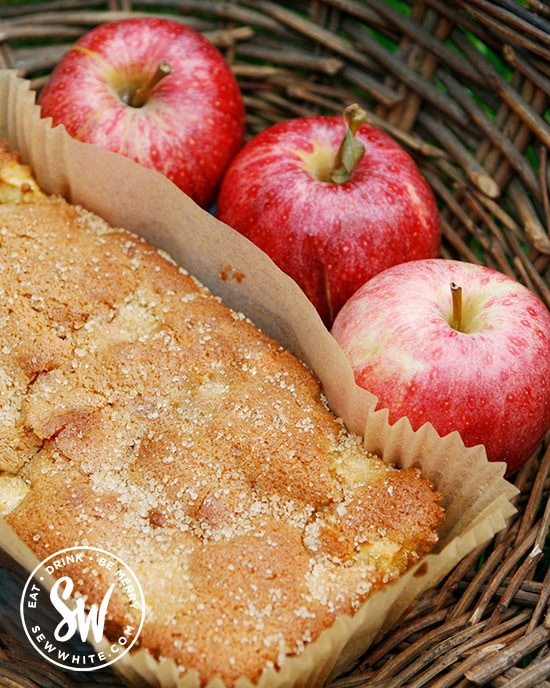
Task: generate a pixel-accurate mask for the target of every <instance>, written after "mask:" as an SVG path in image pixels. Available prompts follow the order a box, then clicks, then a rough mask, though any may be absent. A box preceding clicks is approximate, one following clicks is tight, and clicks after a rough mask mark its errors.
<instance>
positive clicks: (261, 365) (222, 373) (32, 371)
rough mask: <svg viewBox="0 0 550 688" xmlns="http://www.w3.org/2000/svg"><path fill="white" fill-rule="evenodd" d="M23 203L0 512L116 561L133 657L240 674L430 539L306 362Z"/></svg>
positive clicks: (176, 271)
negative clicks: (124, 575)
mask: <svg viewBox="0 0 550 688" xmlns="http://www.w3.org/2000/svg"><path fill="white" fill-rule="evenodd" d="M0 186H1V185H0ZM0 192H1V189H0ZM27 200H29V199H28V198H27ZM32 200H33V202H27V203H23V202H18V199H15V202H14V198H13V195H11V196H10V197H9V199H8V201H9V202H7V203H4V204H3V205H0V295H1V298H0V323H1V327H0V471H1V473H0V506H1V507H2V508H3V511H4V513H5V519H6V521H7V522H8V523H9V525H10V526H11V527H12V528H13V529H14V530H15V532H16V533H17V535H18V536H19V537H20V538H21V539H22V540H24V541H25V542H26V543H27V544H28V545H29V546H30V547H31V549H33V550H34V552H35V553H36V554H37V556H38V557H39V558H41V557H45V556H47V555H49V554H51V553H52V552H55V551H57V550H60V549H62V548H65V547H71V546H75V545H84V544H87V545H90V546H96V547H101V548H103V549H106V550H109V551H112V552H114V553H116V554H117V555H118V556H119V557H120V558H121V559H123V560H124V561H125V562H127V563H128V564H129V565H131V567H132V569H133V570H134V572H135V573H136V575H137V577H138V579H139V580H140V582H141V585H142V587H143V590H144V594H145V600H146V616H145V623H144V626H143V629H142V633H141V635H140V639H139V643H140V646H141V647H142V648H147V649H148V650H149V651H150V653H151V654H152V655H153V656H154V657H155V658H157V659H159V658H173V659H174V661H175V662H176V663H177V665H178V667H179V669H180V671H185V670H188V669H195V670H197V671H198V672H199V675H200V678H201V681H202V682H203V683H206V682H207V681H208V680H209V679H211V678H212V677H213V676H216V675H219V676H221V677H222V678H223V679H224V680H225V681H226V683H227V685H232V684H233V683H234V681H235V680H236V679H237V678H238V677H239V676H241V675H244V676H247V677H249V678H250V679H251V680H255V679H257V678H258V677H259V676H260V674H261V672H262V671H263V670H264V668H266V667H270V666H271V667H277V666H280V665H281V663H282V662H284V660H285V658H286V657H288V656H292V655H294V654H297V653H299V652H301V650H302V649H303V648H304V646H305V645H307V644H308V643H310V642H312V641H315V639H316V638H317V637H318V636H319V634H320V633H321V631H322V630H323V629H324V628H326V627H328V626H330V625H331V624H332V623H333V621H334V619H335V618H336V617H337V616H338V615H339V614H342V613H349V614H352V613H353V612H354V611H355V610H356V609H357V608H358V607H359V606H360V605H361V604H362V603H363V602H364V600H365V599H366V597H368V595H370V594H371V593H372V592H373V591H375V590H377V589H379V588H381V587H382V586H384V585H386V584H387V583H388V582H389V581H391V580H393V579H395V578H396V577H398V576H399V575H400V574H401V573H402V572H403V571H405V570H406V569H407V568H409V567H410V566H411V565H412V564H414V563H415V562H416V561H417V560H418V558H419V557H421V556H422V555H423V554H424V553H425V552H427V551H429V550H430V549H431V548H432V547H433V545H434V543H435V542H436V540H437V527H438V525H439V524H440V522H441V520H442V510H441V507H440V505H439V495H437V493H435V492H434V491H433V489H432V486H431V485H430V484H429V483H428V482H427V481H426V480H423V479H422V478H421V477H420V476H419V475H418V473H417V472H416V471H414V470H397V469H395V468H393V467H389V466H386V465H385V464H384V462H383V461H382V460H381V459H380V458H378V457H375V456H372V455H371V454H369V453H368V452H367V451H366V450H365V448H364V447H363V443H362V441H361V440H360V439H359V438H358V437H355V436H353V435H350V434H349V433H348V432H347V431H346V429H345V428H344V427H343V425H342V423H341V422H340V421H339V420H337V419H336V418H335V417H334V416H333V414H332V413H331V412H330V410H329V409H328V408H327V405H326V403H325V400H324V398H323V396H322V392H321V389H320V386H319V383H318V381H317V380H316V378H315V377H314V375H313V374H312V373H311V372H310V371H309V370H308V369H307V368H306V367H305V366H304V365H303V364H302V363H301V362H300V361H298V360H297V359H296V358H295V357H294V356H292V355H291V354H290V353H288V352H287V351H285V350H284V349H282V348H281V347H280V346H279V345H278V344H277V343H276V342H274V341H273V340H271V339H270V338H268V337H267V336H266V335H265V334H262V333H261V332H260V331H259V330H258V329H257V328H256V327H255V326H254V325H253V324H251V323H250V322H249V321H248V320H247V319H246V318H245V317H243V316H242V315H240V314H238V313H236V312H233V311H231V310H230V309H228V308H227V307H226V306H224V305H223V304H222V303H221V302H220V300H219V299H218V298H216V297H214V296H213V295H212V294H211V293H210V292H208V291H207V290H206V289H205V288H204V287H202V286H201V285H200V284H198V283H197V281H196V280H195V279H193V278H192V277H191V276H189V275H187V274H186V273H185V272H184V271H183V270H182V269H180V268H178V267H177V266H176V265H174V264H173V263H172V262H171V261H170V260H169V259H167V257H166V256H164V255H162V254H160V253H159V252H157V251H156V250H155V249H154V248H152V247H151V246H149V245H148V244H146V243H145V242H144V241H143V240H141V239H139V238H137V237H135V236H133V235H132V234H130V233H128V232H125V231H123V230H118V229H114V228H112V227H110V226H108V225H107V224H106V223H105V222H103V221H102V220H101V219H99V218H97V217H96V216H94V215H93V214H91V213H89V212H87V211H85V210H83V209H82V208H79V207H75V206H71V205H69V204H68V203H66V202H65V201H64V200H62V199H60V198H51V197H41V196H40V194H37V195H36V197H34V198H33V199H32ZM367 443H368V442H367ZM101 583H102V581H101V575H100V574H97V572H96V574H93V573H90V574H89V576H88V579H86V581H85V584H86V586H87V588H86V590H87V591H88V593H89V599H90V601H92V600H93V599H94V596H96V595H97V596H99V597H101ZM111 622H112V624H111V627H112V628H113V629H116V628H117V627H118V626H120V624H121V623H122V621H121V620H118V619H117V618H116V616H115V618H113V619H111ZM117 624H118V626H117ZM113 632H114V631H113Z"/></svg>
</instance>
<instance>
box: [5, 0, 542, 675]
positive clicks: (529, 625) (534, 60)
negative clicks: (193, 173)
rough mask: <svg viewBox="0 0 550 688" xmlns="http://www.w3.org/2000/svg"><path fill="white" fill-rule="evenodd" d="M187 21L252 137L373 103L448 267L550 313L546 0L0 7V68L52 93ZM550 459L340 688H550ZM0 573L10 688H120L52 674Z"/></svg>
mask: <svg viewBox="0 0 550 688" xmlns="http://www.w3.org/2000/svg"><path fill="white" fill-rule="evenodd" d="M143 13H152V14H155V13H156V14H161V15H162V16H168V17H173V18H176V19H177V20H179V21H181V22H183V23H185V24H188V25H189V26H191V27H193V28H195V29H196V30H198V31H200V32H201V33H203V34H204V35H206V36H207V37H208V38H209V39H210V40H211V41H212V42H213V43H214V44H215V45H216V46H217V47H218V48H219V49H220V50H221V51H222V53H223V54H224V55H225V57H226V59H227V61H228V62H229V64H230V65H231V67H232V69H233V71H234V73H235V75H236V77H237V79H238V81H239V83H240V86H241V89H242V92H243V94H244V98H245V104H246V109H247V125H248V136H252V135H254V134H255V133H257V132H259V131H261V130H262V129H265V128H266V127H267V126H269V125H271V124H272V123H275V122H277V121H280V120H284V119H287V118H289V117H296V116H303V115H312V114H320V113H322V114H335V113H341V112H342V110H343V108H344V107H345V106H346V105H348V104H350V103H352V102H356V103H358V104H360V105H361V106H362V107H363V108H364V109H366V111H367V112H368V116H369V119H370V120H371V121H372V123H373V124H375V125H376V126H378V127H380V128H381V129H384V130H385V131H387V132H388V133H389V134H390V135H391V136H393V137H394V138H395V139H396V140H397V141H398V142H399V143H401V145H403V146H404V147H405V148H406V149H407V150H408V151H409V152H410V153H411V155H412V156H413V158H414V159H415V161H416V163H417V164H418V166H419V168H420V169H421V171H422V173H423V174H424V176H425V177H426V178H427V180H428V181H429V183H430V184H431V186H432V188H433V190H434V192H435V194H436V197H437V200H438V203H439V206H440V209H441V220H442V230H443V243H442V248H441V256H442V257H444V258H455V259H459V260H465V261H469V262H473V263H482V264H485V265H488V266H491V267H493V268H496V269H498V270H501V271H503V272H505V273H507V274H509V275H511V276H513V277H514V278H516V279H517V280H519V281H520V282H522V283H523V284H525V285H526V286H527V287H529V288H530V289H532V290H533V291H534V292H535V293H536V294H537V295H538V296H539V297H540V298H541V299H542V300H543V301H544V302H545V303H546V305H547V306H550V288H549V286H548V276H549V273H550V237H549V234H548V228H549V225H550V201H549V194H548V186H549V184H550V168H549V166H548V148H549V147H550V124H549V122H550V119H549V110H548V104H549V101H550V5H549V4H548V3H547V1H546V0H526V1H525V2H521V3H520V2H516V0H455V1H454V2H443V0H424V1H423V2H422V1H419V2H413V1H412V0H409V1H406V0H405V1H400V0H365V1H362V0H312V1H311V2H306V1H305V0H303V1H300V0H298V1H297V2H290V1H288V2H278V3H275V2H271V1H269V0H254V1H253V0H236V1H235V2H205V1H204V0H190V1H188V2H186V1H185V0H181V1H179V2H177V1H175V0H174V1H173V2H171V1H170V0H158V1H157V2H154V1H150V2H147V1H146V0H144V1H143V2H130V1H129V0H128V1H126V0H112V1H111V2H107V3H105V2H80V1H76V0H51V1H50V2H47V1H44V2H33V3H30V2H7V3H6V2H3V3H0V68H8V69H15V70H16V71H17V74H18V75H19V76H22V77H25V78H27V79H29V80H30V82H31V86H32V88H34V89H36V90H39V89H40V88H41V86H42V85H43V84H44V83H45V81H46V80H47V78H48V74H49V72H50V71H51V69H52V68H53V67H54V66H55V65H56V64H57V62H58V61H59V60H60V58H61V56H62V55H63V53H64V52H65V51H66V50H67V48H68V47H69V46H70V44H71V43H72V42H73V41H74V40H76V39H77V38H78V37H79V36H80V35H82V34H83V33H85V32H86V31H88V30H89V29H91V28H92V27H93V26H95V25H97V24H100V23H103V22H107V21H112V20H116V19H121V18H126V17H131V16H136V15H138V14H143ZM549 466H550V449H549V448H548V441H547V440H545V441H544V442H542V443H541V445H540V446H539V448H538V450H537V451H536V452H535V453H534V455H533V456H532V458H531V459H530V460H529V461H528V462H527V463H526V464H525V465H524V466H523V467H522V468H521V469H520V471H519V472H518V473H516V474H515V475H514V476H513V477H512V479H511V480H512V482H513V483H514V484H515V485H516V487H517V488H518V490H519V494H518V496H517V497H516V499H515V506H516V507H517V514H516V515H515V516H514V517H512V518H511V520H510V521H509V523H508V526H507V528H506V529H505V530H503V531H501V532H500V533H499V534H498V535H497V536H496V537H495V538H493V539H492V540H491V541H490V542H488V543H486V544H485V545H483V546H482V547H481V548H478V549H477V550H476V551H474V552H472V553H471V554H470V555H469V556H467V557H466V558H465V559H464V560H463V561H462V562H461V563H460V564H459V565H458V566H457V567H456V568H455V569H454V570H453V571H451V572H450V574H449V575H448V576H447V577H446V578H445V580H443V581H442V582H441V584H440V585H439V586H438V587H437V588H436V589H434V590H433V591H431V593H430V594H428V595H425V596H423V597H422V599H420V600H419V601H418V602H417V603H416V604H415V606H414V607H413V608H412V609H410V610H408V612H407V614H406V615H405V617H404V618H403V619H402V620H401V622H400V624H399V626H398V627H397V628H396V629H395V630H394V631H393V632H392V633H391V634H390V635H389V636H388V637H386V638H382V639H381V640H380V641H379V642H378V643H376V644H375V645H374V646H371V647H370V649H369V650H368V652H366V653H365V655H364V656H363V657H362V658H361V660H360V663H359V664H358V666H356V667H355V668H354V669H353V671H352V672H351V673H350V674H348V675H347V676H344V677H341V678H339V679H338V680H336V681H333V682H332V683H331V684H330V688H346V687H351V686H357V687H359V686H368V687H369V688H399V687H400V686H406V687H407V688H412V687H413V686H414V688H420V687H421V686H430V687H431V688H459V687H460V688H462V687H466V686H495V687H501V686H506V687H507V688H536V687H540V688H543V687H544V688H550V605H549V601H550V576H549V573H548V569H549V566H548V564H549V561H550V548H549V546H548V543H549V542H550V539H549V535H548V530H549V524H550V506H549V505H550V479H549ZM0 563H1V567H2V568H0V685H1V686H9V687H10V688H23V687H24V688H34V687H35V686H39V687H40V688H44V687H50V686H51V687H52V688H53V687H63V688H65V687H66V688H73V687H77V686H104V687H106V686H121V685H122V683H120V680H119V679H118V678H117V677H116V676H115V674H114V673H112V672H111V671H110V670H109V669H105V670H102V671H96V672H89V673H87V674H85V675H83V674H76V673H75V672H72V673H71V672H63V670H62V669H57V668H56V667H55V666H53V665H52V664H50V663H48V662H46V661H43V660H41V658H40V657H39V656H38V654H35V653H32V652H30V651H29V650H30V647H29V645H28V644H27V641H26V639H25V638H24V636H23V635H22V631H21V630H20V628H19V627H18V625H17V618H18V600H19V595H20V590H21V587H22V585H23V581H24V578H25V577H26V576H25V575H24V573H23V572H22V571H20V570H18V567H17V566H16V565H15V564H14V563H13V562H9V561H2V562H0Z"/></svg>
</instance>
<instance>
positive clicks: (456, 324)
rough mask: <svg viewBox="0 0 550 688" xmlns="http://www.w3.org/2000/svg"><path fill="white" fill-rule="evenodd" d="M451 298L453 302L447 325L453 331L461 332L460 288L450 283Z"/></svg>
mask: <svg viewBox="0 0 550 688" xmlns="http://www.w3.org/2000/svg"><path fill="white" fill-rule="evenodd" d="M451 296H452V300H453V313H452V316H451V322H450V323H449V324H450V325H451V327H452V328H453V330H457V331H458V332H462V287H459V286H458V285H457V284H455V283H454V282H451Z"/></svg>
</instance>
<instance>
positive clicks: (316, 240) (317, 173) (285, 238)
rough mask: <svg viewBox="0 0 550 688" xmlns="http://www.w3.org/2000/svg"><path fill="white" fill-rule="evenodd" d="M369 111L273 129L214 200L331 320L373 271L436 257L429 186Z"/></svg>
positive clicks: (246, 152)
mask: <svg viewBox="0 0 550 688" xmlns="http://www.w3.org/2000/svg"><path fill="white" fill-rule="evenodd" d="M364 115H365V113H364V112H363V111H362V110H361V109H360V108H358V107H357V106H351V107H350V108H348V109H347V111H346V112H345V117H338V116H318V117H301V118H295V119H290V120H287V121H284V122H281V123H278V124H275V125H273V126H271V127H269V128H267V129H266V130H264V131H263V132H261V133H260V134H257V135H256V136H255V137H254V138H252V139H251V140H250V141H249V142H248V143H247V144H246V145H245V146H244V147H243V148H242V149H241V151H240V152H239V153H238V154H237V156H236V157H235V158H234V160H233V162H232V163H231V165H230V166H229V168H228V169H227V172H226V173H225V175H224V178H223V181H222V185H221V187H220V192H219V195H218V199H217V208H216V215H217V217H218V219H220V220H222V221H223V222H225V223H226V224H228V225H231V226H232V227H233V228H235V229H236V230H238V231H239V232H241V233H242V234H244V235H245V236H247V237H248V238H249V239H251V240H252V241H253V242H254V243H255V244H257V245H258V246H259V247H260V248H261V249H263V250H264V251H265V252H266V253H267V254H268V255H269V256H270V257H271V258H272V259H273V261H274V262H275V263H276V264H277V265H278V266H279V267H280V268H281V269H282V270H283V271H285V272H286V273H287V274H289V275H290V276H291V277H292V278H293V279H294V280H295V281H296V282H297V283H298V284H299V285H300V287H301V288H302V290H303V291H304V292H305V294H306V295H307V296H308V297H309V299H310V300H311V301H312V302H313V304H314V305H315V307H316V308H317V310H318V312H319V314H320V315H321V317H322V318H323V320H324V321H325V323H326V324H330V323H331V322H332V320H333V318H334V316H335V314H336V313H337V312H338V310H339V309H340V308H341V307H342V305H343V304H344V303H345V302H346V301H347V300H348V298H349V297H350V296H351V295H352V294H353V293H354V292H355V291H356V290H357V289H358V288H359V287H360V286H361V285H362V284H363V283H364V282H366V281H367V280H368V279H370V278H371V277H372V276H373V275H375V274H376V273H378V272H380V271H381V270H383V269H385V268H387V267H390V266H391V265H395V264H396V263H401V262H403V261H407V260H414V259H420V258H430V257H434V256H436V255H437V254H438V251H439V245H440V223H439V214H438V209H437V206H436V203H435V199H434V196H433V193H432V191H431V189H430V187H429V186H428V184H427V182H426V181H425V179H424V177H423V176H422V175H421V174H420V172H419V170H418V168H417V166H416V164H415V162H414V161H413V159H412V158H411V156H410V155H409V154H408V153H407V152H406V151H405V150H404V149H403V148H401V146H399V145H398V144H397V143H396V142H395V141H394V140H393V139H392V138H390V137H389V136H388V135H387V134H385V133H383V132H382V131H380V130H378V129H376V128H375V127H373V126H371V125H369V124H367V123H365V122H364V121H363V120H364ZM346 120H347V121H346ZM348 124H349V126H347V125H348Z"/></svg>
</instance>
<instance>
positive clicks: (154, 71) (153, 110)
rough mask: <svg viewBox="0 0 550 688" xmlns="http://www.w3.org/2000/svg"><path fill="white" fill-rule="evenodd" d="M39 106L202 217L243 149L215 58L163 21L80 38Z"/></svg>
mask: <svg viewBox="0 0 550 688" xmlns="http://www.w3.org/2000/svg"><path fill="white" fill-rule="evenodd" d="M38 103H39V105H40V106H41V108H42V116H43V117H51V118H52V124H53V125H54V126H56V125H58V124H63V125H64V126H65V128H66V129H67V131H68V133H69V134H71V136H73V137H74V138H77V139H79V140H81V141H85V142H88V143H94V144H97V145H98V146H102V147H103V148H107V149H108V150H111V151H115V152H117V153H121V154H122V155H125V156H127V157H129V158H132V159H133V160H136V161H137V162H139V163H141V164H143V165H145V166H146V167H150V168H153V169H156V170H158V171H160V172H161V173H163V174H164V175H166V176H167V177H168V178H169V179H171V180H172V181H173V182H174V183H175V184H176V185H177V186H179V187H180V188H181V189H182V190H183V191H185V192H186V193H187V194H188V195H189V196H191V197H192V198H193V199H194V200H195V201H196V202H197V203H199V204H200V205H202V206H204V207H207V206H209V205H210V204H211V202H212V201H213V199H214V196H215V194H216V192H217V189H218V186H219V182H220V180H221V177H222V175H223V173H224V171H225V169H226V167H227V165H228V164H229V162H230V160H231V159H232V158H233V156H234V155H235V153H236V152H237V151H238V149H239V148H240V147H241V146H242V143H243V139H244V126H245V115H244V104H243V98H242V94H241V91H240V89H239V86H238V84H237V81H236V79H235V77H234V76H233V73H232V72H231V70H230V69H229V66H228V65H227V64H226V62H225V60H224V59H223V56H222V54H221V53H220V52H219V50H218V49H217V48H216V47H215V46H213V45H212V44H211V43H210V42H209V41H208V40H207V39H206V38H204V37H203V36H201V35H200V34H199V33H197V32H196V31H195V30H194V29H191V28H189V27H187V26H185V25H184V24H181V23H179V22H177V21H175V20H170V19H157V18H155V17H140V18H136V19H127V20H122V21H115V22H112V23H107V24H102V25H100V26H98V27H96V28H94V29H92V30H91V31H89V32H88V33H86V34H84V36H82V37H81V38H80V39H79V40H78V41H77V42H76V43H75V44H74V45H73V46H72V47H71V48H70V49H69V51H68V52H67V53H66V54H65V56H64V57H63V58H62V59H61V61H60V63H59V64H58V65H57V67H56V68H55V69H54V71H53V72H52V75H51V78H50V80H49V81H48V82H47V84H46V86H45V87H44V88H43V90H42V91H41V93H40V95H39V97H38Z"/></svg>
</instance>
